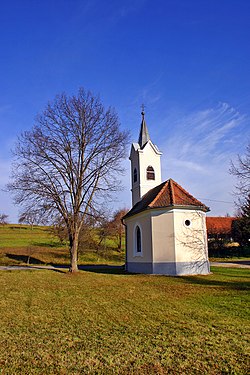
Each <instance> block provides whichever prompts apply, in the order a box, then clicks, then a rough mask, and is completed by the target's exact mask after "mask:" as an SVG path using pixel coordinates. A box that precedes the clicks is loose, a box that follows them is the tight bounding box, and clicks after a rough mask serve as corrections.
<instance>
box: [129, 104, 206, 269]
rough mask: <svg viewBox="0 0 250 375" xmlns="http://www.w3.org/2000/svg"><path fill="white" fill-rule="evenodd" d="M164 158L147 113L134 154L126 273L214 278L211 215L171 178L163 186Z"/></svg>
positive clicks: (135, 144) (132, 157) (134, 145)
mask: <svg viewBox="0 0 250 375" xmlns="http://www.w3.org/2000/svg"><path fill="white" fill-rule="evenodd" d="M161 155H162V153H161V152H160V151H159V149H158V147H157V146H156V145H155V144H153V142H152V141H151V139H150V136H149V132H148V128H147V125H146V121H145V114H144V111H143V112H142V122H141V128H140V134H139V140H138V143H133V144H132V146H131V152H130V161H131V184H132V188H131V192H132V208H131V210H130V211H129V212H128V213H127V214H126V215H125V216H124V218H123V223H124V224H125V228H126V270H127V271H128V272H135V273H149V274H162V275H173V276H174V275H193V274H208V273H209V272H210V267H209V260H208V249H207V232H206V212H207V211H209V209H208V207H206V206H205V205H204V204H203V203H201V202H200V201H198V200H197V199H196V198H194V197H193V196H192V195H191V194H189V193H188V192H187V191H186V190H184V189H183V188H182V187H181V186H180V185H179V184H177V182H175V181H174V180H172V179H171V178H170V179H169V180H167V181H164V182H162V180H161Z"/></svg>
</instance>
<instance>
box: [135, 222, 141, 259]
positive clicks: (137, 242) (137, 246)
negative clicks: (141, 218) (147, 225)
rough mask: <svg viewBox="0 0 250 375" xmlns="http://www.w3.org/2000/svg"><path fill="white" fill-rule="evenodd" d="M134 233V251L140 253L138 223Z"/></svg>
mask: <svg viewBox="0 0 250 375" xmlns="http://www.w3.org/2000/svg"><path fill="white" fill-rule="evenodd" d="M135 235H136V252H137V253H141V230H140V228H139V227H138V225H137V227H136V229H135Z"/></svg>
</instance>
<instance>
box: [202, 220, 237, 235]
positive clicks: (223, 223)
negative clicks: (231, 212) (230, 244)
mask: <svg viewBox="0 0 250 375" xmlns="http://www.w3.org/2000/svg"><path fill="white" fill-rule="evenodd" d="M235 220H237V218H236V217H213V216H208V217H206V222H207V233H208V234H230V233H231V231H232V224H233V222H234V221H235Z"/></svg>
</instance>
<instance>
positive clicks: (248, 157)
mask: <svg viewBox="0 0 250 375" xmlns="http://www.w3.org/2000/svg"><path fill="white" fill-rule="evenodd" d="M229 173H230V174H232V175H233V176H235V177H236V178H237V180H238V183H237V185H236V192H235V193H236V195H237V196H240V197H241V198H243V199H247V197H248V195H249V193H250V143H249V144H248V146H247V148H246V154H245V156H242V157H241V156H240V155H238V158H237V161H236V162H235V163H234V162H232V161H231V167H230V169H229Z"/></svg>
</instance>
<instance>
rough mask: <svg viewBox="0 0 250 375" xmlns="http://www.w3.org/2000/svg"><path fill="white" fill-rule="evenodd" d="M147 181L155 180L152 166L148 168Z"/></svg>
mask: <svg viewBox="0 0 250 375" xmlns="http://www.w3.org/2000/svg"><path fill="white" fill-rule="evenodd" d="M147 180H155V171H154V168H153V167H151V165H150V166H149V167H147Z"/></svg>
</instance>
